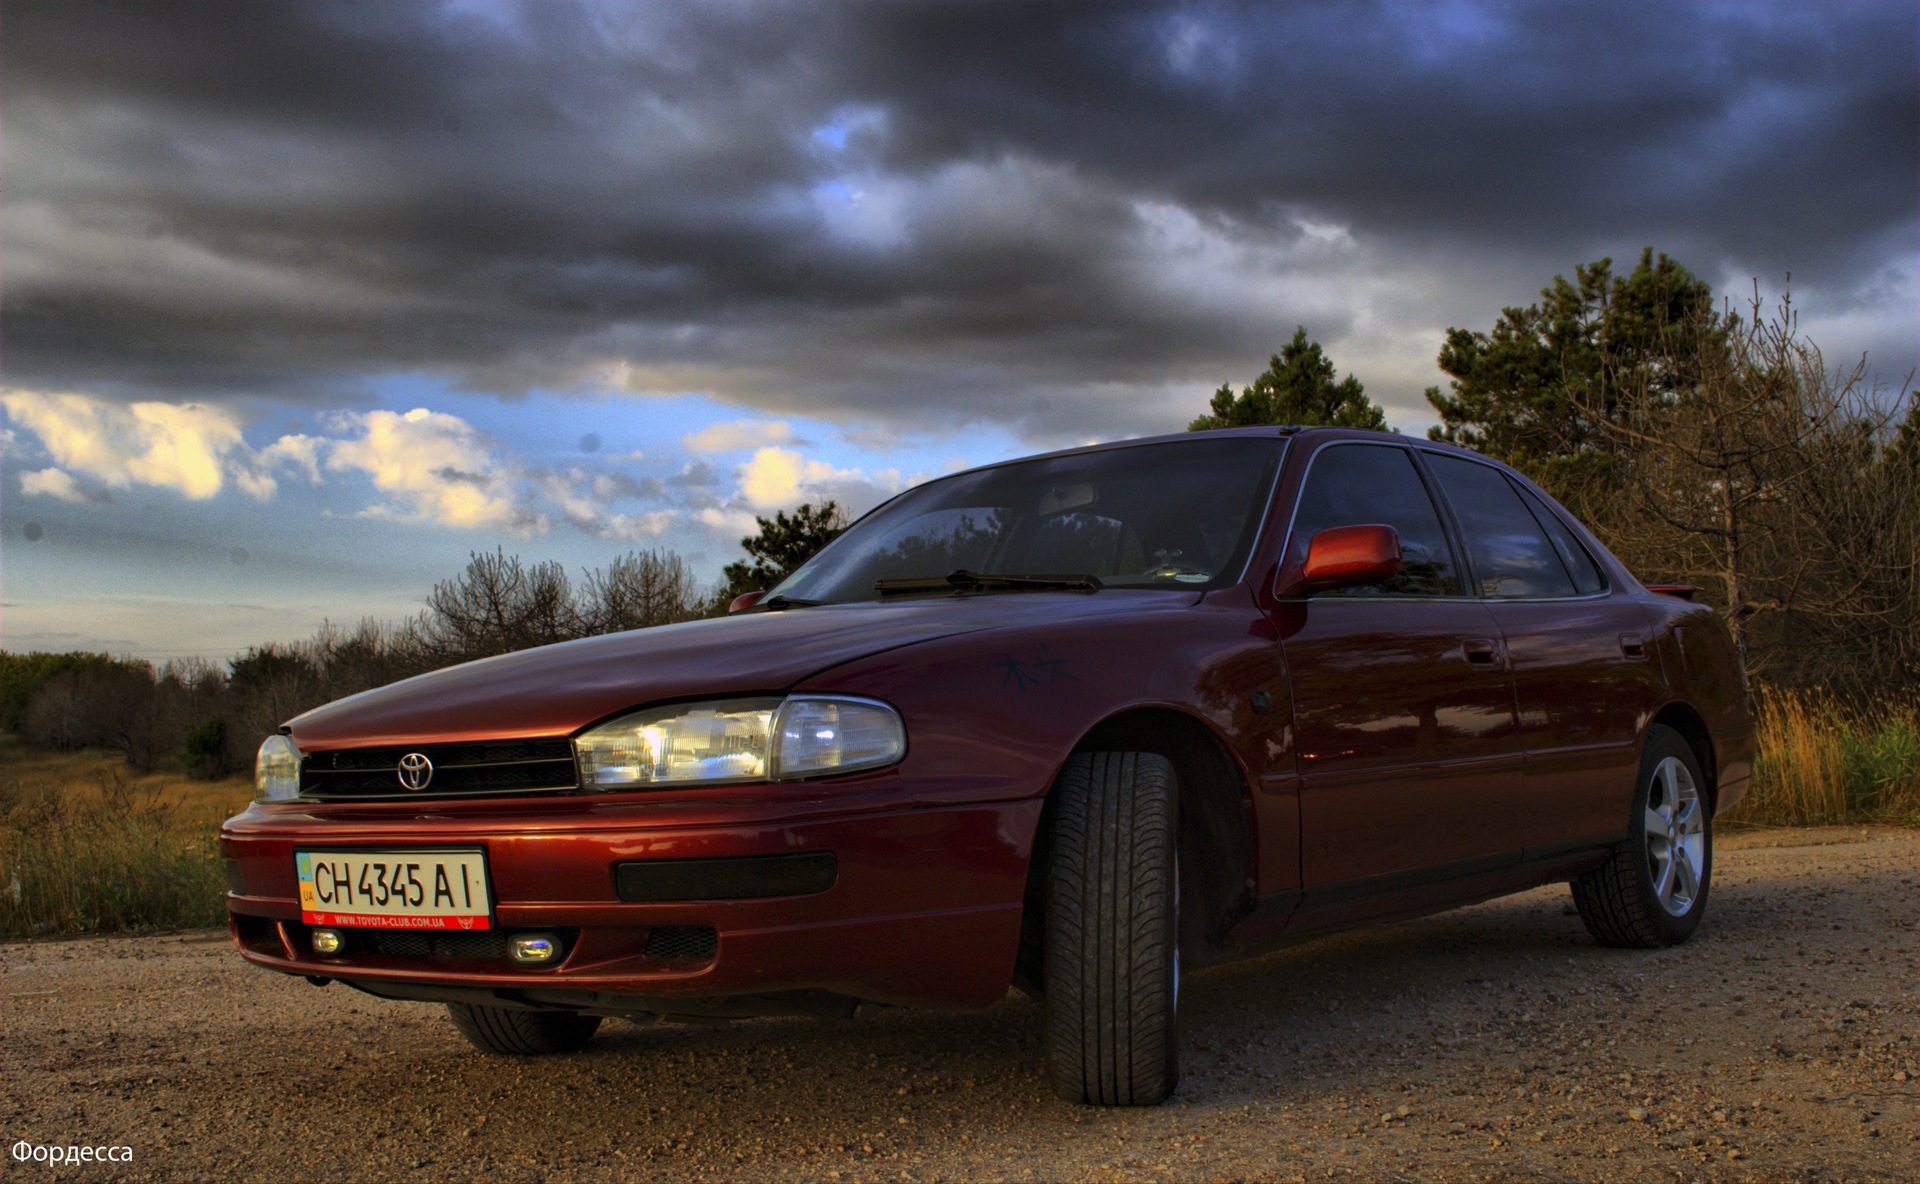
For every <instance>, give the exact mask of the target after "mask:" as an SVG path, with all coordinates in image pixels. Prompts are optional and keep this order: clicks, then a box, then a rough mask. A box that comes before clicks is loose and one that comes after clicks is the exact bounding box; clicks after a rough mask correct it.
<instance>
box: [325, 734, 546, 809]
mask: <svg viewBox="0 0 1920 1184" xmlns="http://www.w3.org/2000/svg"><path fill="white" fill-rule="evenodd" d="M412 753H418V754H420V755H421V756H424V757H426V758H427V760H429V761H431V762H432V763H433V776H432V777H431V778H430V779H429V780H428V781H427V784H426V785H425V787H423V788H421V789H417V790H413V789H408V788H407V787H406V786H405V785H404V784H402V783H401V780H400V761H401V758H403V757H406V756H408V755H409V754H412ZM579 783H580V782H579V774H578V773H577V772H576V771H575V769H574V765H573V742H572V741H570V740H567V739H565V738H560V739H546V740H490V741H482V742H479V743H473V744H420V745H413V746H410V747H404V748H400V747H395V748H348V749H342V750H340V751H337V752H313V753H308V754H307V756H306V757H305V759H303V760H302V761H301V763H300V794H301V796H302V797H306V798H311V799H313V800H314V801H321V802H334V801H353V800H366V799H375V798H435V797H438V798H452V797H491V796H495V795H499V794H521V793H557V792H565V791H567V790H571V789H576V788H578V787H579Z"/></svg>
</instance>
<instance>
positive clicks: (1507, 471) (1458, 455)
mask: <svg viewBox="0 0 1920 1184" xmlns="http://www.w3.org/2000/svg"><path fill="white" fill-rule="evenodd" d="M1413 447H1414V449H1415V450H1416V451H1419V452H1424V453H1426V454H1427V455H1429V456H1446V457H1452V458H1453V459H1454V460H1463V461H1467V462H1468V463H1470V464H1476V465H1479V466H1480V467H1482V468H1486V469H1492V470H1493V471H1494V472H1496V473H1498V474H1500V475H1501V476H1502V477H1504V478H1506V479H1507V480H1509V481H1511V480H1512V479H1513V478H1515V477H1518V478H1520V480H1521V481H1524V482H1526V484H1527V485H1529V486H1532V489H1531V490H1530V492H1532V493H1533V494H1534V496H1536V497H1538V498H1539V499H1540V504H1541V505H1543V506H1545V507H1546V508H1547V513H1549V514H1552V515H1553V516H1554V517H1556V518H1560V525H1561V526H1564V527H1569V528H1570V529H1569V531H1568V533H1569V534H1572V535H1573V541H1574V542H1575V543H1576V544H1578V545H1579V547H1580V549H1581V550H1582V551H1586V554H1587V562H1589V563H1591V564H1593V569H1594V570H1595V571H1597V572H1599V573H1600V578H1601V579H1602V580H1604V581H1606V584H1607V586H1606V587H1605V588H1603V589H1601V590H1600V591H1598V592H1585V593H1581V594H1578V595H1574V596H1483V597H1481V599H1482V600H1485V601H1487V602H1489V603H1491V604H1551V603H1556V602H1562V601H1576V600H1604V599H1606V598H1607V597H1609V596H1611V595H1613V594H1614V592H1615V591H1616V589H1615V587H1614V583H1613V573H1611V572H1609V571H1608V570H1607V565H1606V564H1604V563H1602V562H1600V560H1599V559H1597V558H1595V557H1594V554H1593V552H1592V551H1588V550H1587V545H1586V544H1585V543H1582V542H1581V541H1580V535H1581V534H1582V533H1586V530H1587V528H1586V525H1585V524H1584V523H1580V522H1571V523H1570V522H1568V521H1567V519H1568V518H1571V517H1573V515H1571V514H1567V515H1566V517H1564V518H1562V517H1561V515H1562V514H1565V513H1566V507H1564V506H1562V505H1560V503H1559V502H1556V501H1555V500H1554V499H1553V496H1552V495H1551V494H1549V493H1548V492H1547V491H1546V490H1544V489H1541V488H1540V487H1539V486H1538V485H1535V484H1534V483H1533V482H1532V481H1528V480H1527V476H1526V474H1525V473H1522V472H1520V471H1519V470H1518V469H1513V468H1510V467H1508V466H1506V465H1502V464H1499V463H1497V462H1495V461H1494V460H1492V459H1491V458H1489V457H1484V456H1480V455H1478V454H1476V453H1470V452H1443V451H1441V450H1440V449H1438V448H1424V447H1420V446H1419V445H1414V446H1413ZM1441 493H1442V496H1445V491H1444V490H1442V491H1441ZM1520 505H1521V506H1522V507H1523V508H1527V503H1526V501H1525V500H1524V499H1522V500H1521V502H1520ZM1527 513H1529V514H1531V513H1533V511H1532V509H1531V508H1527ZM1571 528H1577V530H1576V529H1571ZM1462 541H1465V540H1462ZM1547 546H1548V547H1549V548H1551V547H1552V546H1553V540H1552V539H1548V540H1547ZM1567 575H1568V577H1569V578H1571V577H1572V575H1573V573H1572V572H1568V573H1567Z"/></svg>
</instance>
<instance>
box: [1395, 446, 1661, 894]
mask: <svg viewBox="0 0 1920 1184" xmlns="http://www.w3.org/2000/svg"><path fill="white" fill-rule="evenodd" d="M1424 459H1425V461H1426V463H1427V466H1428V469H1429V470H1430V471H1431V472H1432V473H1433V474H1434V476H1435V478H1436V479H1437V480H1438V482H1439V485H1440V487H1441V489H1442V490H1443V491H1444V492H1445V494H1446V499H1447V502H1448V504H1449V506H1450V508H1451V510H1452V512H1453V514H1454V517H1455V520H1456V521H1457V523H1458V524H1459V528H1460V534H1461V538H1462V539H1463V541H1464V543H1465V546H1466V549H1467V552H1468V556H1467V558H1468V563H1469V565H1470V567H1471V569H1472V573H1473V575H1472V578H1473V579H1474V581H1475V583H1476V584H1477V588H1476V589H1475V590H1476V591H1478V592H1479V593H1480V594H1481V595H1482V596H1484V597H1485V598H1486V599H1485V603H1486V605H1487V608H1488V611H1489V612H1490V613H1491V614H1492V615H1493V619H1494V620H1495V622H1496V623H1497V624H1498V625H1499V628H1500V633H1501V637H1502V639H1503V641H1504V643H1505V645H1506V649H1507V653H1508V655H1509V657H1510V660H1511V662H1512V665H1513V682H1514V695H1515V700H1516V705H1517V708H1518V721H1519V738H1520V746H1521V748H1522V749H1523V750H1524V752H1525V754H1526V765H1525V784H1526V790H1527V792H1526V796H1525V800H1524V802H1523V804H1522V805H1521V807H1520V810H1519V813H1518V815H1517V816H1516V823H1518V824H1519V825H1520V826H1521V827H1522V828H1523V833H1524V835H1525V838H1526V842H1527V845H1528V847H1529V848H1530V852H1529V853H1530V856H1532V857H1541V856H1544V855H1547V854H1550V853H1552V852H1554V851H1556V850H1569V849H1578V848H1581V847H1588V846H1596V845H1600V844H1604V843H1606V842H1610V841H1613V840H1614V839H1617V838H1619V837H1620V836H1621V834H1623V833H1624V831H1625V829H1626V825H1627V811H1628V809H1629V806H1630V803H1631V801H1632V796H1633V789H1634V778H1635V776H1636V774H1637V772H1638V769H1639V737H1640V733H1641V731H1642V729H1643V728H1644V726H1645V724H1646V721H1647V713H1648V712H1650V711H1651V710H1652V709H1653V707H1654V706H1655V705H1656V704H1657V703H1658V701H1659V699H1660V696H1661V679H1660V673H1659V671H1658V670H1657V669H1656V667H1655V664H1654V663H1653V662H1651V661H1649V660H1648V654H1649V651H1650V649H1651V646H1650V644H1649V642H1650V634H1649V630H1648V625H1647V622H1646V620H1645V617H1644V614H1643V613H1642V611H1641V609H1640V607H1639V606H1638V605H1636V604H1635V603H1634V602H1633V601H1631V600H1629V599H1628V598H1627V597H1625V596H1621V595H1613V594H1610V589H1609V588H1608V586H1607V580H1606V577H1605V576H1604V575H1603V574H1602V569H1601V567H1600V566H1599V565H1598V564H1597V563H1595V562H1594V560H1593V557H1592V556H1590V555H1588V554H1587V552H1586V549H1585V548H1584V547H1582V546H1581V544H1580V542H1579V540H1578V539H1577V538H1576V537H1575V536H1574V534H1573V532H1572V531H1571V530H1569V529H1568V528H1567V526H1566V524H1565V523H1564V522H1562V521H1561V520H1560V518H1559V517H1558V515H1557V514H1556V512H1555V511H1554V509H1553V508H1552V507H1550V506H1548V505H1547V504H1546V503H1545V502H1544V501H1542V500H1541V498H1540V497H1539V496H1538V495H1537V494H1535V493H1534V492H1533V491H1532V490H1530V489H1528V488H1526V486H1525V485H1524V484H1523V483H1521V482H1518V481H1515V480H1513V479H1512V478H1511V477H1510V476H1508V475H1507V474H1506V473H1504V472H1502V471H1501V470H1500V469H1498V468H1496V467H1495V466H1493V465H1490V464H1485V463H1482V462H1479V461H1475V460H1471V459H1468V458H1465V457H1460V456H1455V455H1452V454H1443V453H1438V452H1427V453H1425V455H1424Z"/></svg>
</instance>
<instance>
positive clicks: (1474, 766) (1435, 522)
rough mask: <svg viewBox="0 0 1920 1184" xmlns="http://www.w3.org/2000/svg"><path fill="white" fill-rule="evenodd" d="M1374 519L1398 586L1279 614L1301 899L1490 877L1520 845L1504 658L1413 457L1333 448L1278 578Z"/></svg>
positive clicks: (1285, 607) (1307, 602) (1297, 520)
mask: <svg viewBox="0 0 1920 1184" xmlns="http://www.w3.org/2000/svg"><path fill="white" fill-rule="evenodd" d="M1367 523H1383V524H1385V525H1388V526H1392V527H1393V528H1394V529H1395V530H1396V531H1398V532H1399V535H1400V542H1401V550H1402V560H1401V571H1400V574H1399V575H1397V576H1395V577H1394V578H1393V579H1391V580H1388V581H1385V582H1383V583H1381V584H1378V585H1364V586H1361V587H1357V588H1342V589H1339V590H1337V591H1334V592H1328V593H1320V594H1315V595H1309V596H1303V597H1298V598H1291V599H1289V600H1286V601H1283V602H1282V603H1281V604H1280V605H1279V606H1278V608H1277V609H1276V611H1275V613H1274V620H1275V625H1276V627H1277V628H1278V629H1279V633H1280V638H1281V645H1282V646H1283V648H1284V652H1285V655H1286V663H1287V670H1288V675H1289V678H1290V679H1291V682H1292V690H1293V703H1294V728H1295V733H1294V746H1295V752H1296V753H1297V754H1298V757H1297V759H1298V770H1299V775H1300V834H1301V880H1302V888H1303V891H1304V893H1305V896H1306V898H1307V900H1308V901H1311V900H1312V898H1313V897H1314V896H1315V895H1316V891H1315V890H1316V889H1325V890H1331V889H1332V888H1333V886H1335V885H1341V886H1343V887H1342V888H1341V889H1339V890H1338V893H1350V894H1359V895H1366V894H1372V893H1376V892H1392V891H1398V890H1400V889H1402V888H1409V887H1415V886H1417V885H1418V884H1420V883H1421V882H1423V881H1426V880H1437V879H1445V878H1452V877H1454V876H1457V875H1467V874H1472V873H1475V872H1481V871H1489V870H1494V869H1495V868H1498V867H1501V866H1505V865H1507V864H1509V863H1511V862H1514V861H1516V860H1517V859H1518V855H1519V849H1520V847H1521V846H1522V845H1523V842H1524V840H1523V838H1522V836H1521V835H1520V834H1519V833H1518V831H1516V829H1515V826H1514V821H1515V819H1514V813H1515V811H1516V810H1517V809H1518V808H1519V807H1520V806H1521V805H1522V803H1523V787H1522V780H1521V758H1520V753H1519V748H1518V744H1517V741H1516V738H1515V720H1514V704H1513V687H1512V682H1511V679H1510V676H1509V671H1508V667H1507V656H1506V650H1505V647H1504V646H1503V645H1502V644H1501V642H1500V631H1499V628H1498V626H1497V625H1496V624H1495V623H1494V621H1493V618H1492V615H1491V614H1490V613H1489V612H1488V610H1487V608H1486V606H1485V605H1483V604H1482V603H1480V602H1479V599H1478V598H1477V597H1474V596H1470V595H1469V594H1468V590H1467V589H1466V588H1465V586H1464V583H1463V577H1464V568H1463V565H1462V564H1461V563H1460V562H1459V561H1458V559H1457V558H1456V557H1455V556H1454V554H1453V550H1452V547H1451V546H1450V544H1449V542H1448V539H1447V534H1446V532H1445V530H1444V529H1443V528H1442V526H1441V523H1440V517H1439V514H1438V512H1437V511H1436V510H1435V508H1434V502H1433V499H1432V497H1431V495H1430V493H1429V491H1428V489H1427V487H1426V485H1425V482H1424V479H1423V477H1422V475H1421V474H1420V472H1419V471H1418V469H1417V468H1416V467H1415V465H1414V462H1413V459H1412V457H1411V456H1410V454H1409V453H1408V451H1407V450H1406V449H1405V448H1402V447H1400V446H1398V445H1391V444H1370V443H1338V444H1329V445H1326V446H1324V447H1323V448H1322V449H1321V450H1320V452H1319V453H1318V454H1316V455H1315V457H1314V458H1313V460H1312V462H1311V468H1310V469H1309V471H1308V473H1307V476H1306V479H1305V481H1304V483H1303V485H1302V488H1301V494H1300V501H1299V505H1298V507H1297V509H1296V511H1295V514H1294V521H1293V525H1292V530H1291V532H1290V534H1289V541H1288V549H1287V555H1286V558H1285V559H1284V560H1283V563H1282V569H1283V570H1286V569H1288V568H1290V567H1296V566H1297V565H1298V564H1299V563H1301V562H1303V561H1304V559H1305V555H1306V549H1307V546H1308V544H1309V543H1310V541H1311V539H1312V536H1313V535H1314V534H1315V533H1317V532H1318V531H1320V530H1324V529H1327V528H1330V527H1335V526H1352V525H1360V524H1367ZM1338 893H1335V892H1331V891H1330V893H1329V894H1330V895H1332V894H1338Z"/></svg>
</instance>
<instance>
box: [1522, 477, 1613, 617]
mask: <svg viewBox="0 0 1920 1184" xmlns="http://www.w3.org/2000/svg"><path fill="white" fill-rule="evenodd" d="M1509 483H1510V484H1511V482H1509ZM1514 488H1515V489H1518V490H1519V491H1520V497H1521V498H1522V499H1523V500H1524V501H1525V502H1526V503H1527V509H1529V510H1532V511H1533V516H1534V517H1535V518H1537V519H1539V520H1540V526H1541V528H1542V529H1543V530H1545V531H1546V532H1547V538H1548V540H1549V541H1551V542H1552V543H1553V549H1554V551H1555V552H1557V553H1558V554H1559V556H1560V562H1562V563H1564V564H1566V565H1567V570H1568V571H1569V572H1572V573H1573V586H1574V589H1575V590H1576V591H1578V592H1579V593H1580V595H1582V596H1590V595H1592V594H1593V593H1595V592H1605V591H1606V590H1607V578H1606V577H1605V576H1603V575H1601V574H1600V565H1599V564H1597V563H1595V562H1594V561H1593V556H1591V555H1589V554H1587V549H1586V548H1585V547H1583V546H1581V545H1580V540H1579V539H1576V538H1574V537H1573V532H1572V531H1570V530H1568V529H1567V524H1566V523H1564V522H1562V521H1560V517H1559V515H1557V514H1555V513H1554V512H1553V511H1552V510H1551V509H1549V508H1548V507H1547V506H1546V505H1545V504H1544V503H1542V502H1541V500H1540V498H1539V497H1538V496H1537V495H1536V494H1535V493H1534V492H1533V491H1532V490H1530V489H1528V488H1526V487H1525V486H1523V485H1519V484H1514Z"/></svg>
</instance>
